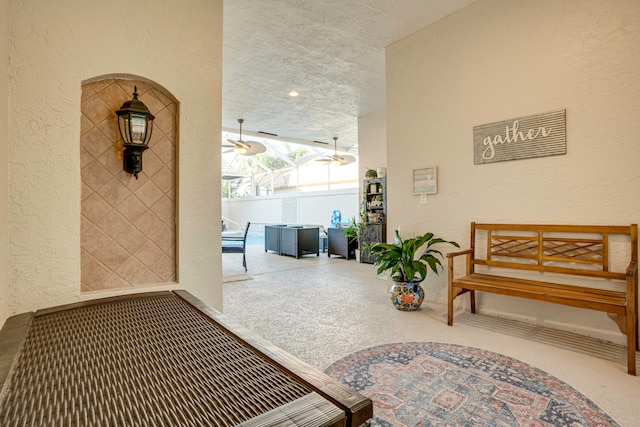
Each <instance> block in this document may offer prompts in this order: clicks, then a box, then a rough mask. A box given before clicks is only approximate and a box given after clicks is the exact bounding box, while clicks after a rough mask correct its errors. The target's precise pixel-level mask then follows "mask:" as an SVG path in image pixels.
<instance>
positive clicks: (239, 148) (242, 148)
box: [222, 119, 267, 156]
mask: <svg viewBox="0 0 640 427" xmlns="http://www.w3.org/2000/svg"><path fill="white" fill-rule="evenodd" d="M238 123H240V136H239V138H238V140H237V141H236V140H233V139H227V141H229V142H230V143H231V144H233V145H223V146H222V147H224V148H232V149H233V151H235V152H236V153H238V154H241V155H243V156H253V155H255V154H259V153H264V152H265V151H266V150H267V147H265V146H264V145H263V144H261V143H259V142H255V141H243V140H242V123H244V119H238ZM229 151H231V150H229Z"/></svg>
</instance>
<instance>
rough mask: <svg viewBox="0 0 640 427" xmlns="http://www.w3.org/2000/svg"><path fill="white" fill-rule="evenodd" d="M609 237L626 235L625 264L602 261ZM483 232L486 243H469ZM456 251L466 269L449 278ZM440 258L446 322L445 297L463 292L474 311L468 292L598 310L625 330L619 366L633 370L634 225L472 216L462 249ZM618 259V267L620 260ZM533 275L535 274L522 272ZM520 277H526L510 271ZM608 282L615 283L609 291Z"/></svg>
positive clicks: (635, 314)
mask: <svg viewBox="0 0 640 427" xmlns="http://www.w3.org/2000/svg"><path fill="white" fill-rule="evenodd" d="M612 235H623V237H622V238H623V239H624V242H625V243H624V245H625V246H626V241H627V238H628V240H629V242H630V244H631V250H630V262H629V264H628V266H627V267H626V270H624V271H621V270H622V268H612V266H611V265H610V264H613V263H612V262H611V259H610V256H609V255H610V253H611V251H610V243H612V242H611V241H610V239H609V237H610V236H612ZM624 235H626V236H628V237H625V236H624ZM484 238H486V249H483V248H481V247H480V245H477V246H476V244H477V243H479V242H481V241H482V240H483V239H484ZM616 242H617V241H616ZM615 244H616V245H617V243H615ZM460 255H466V261H467V264H466V275H464V276H462V277H454V259H455V258H456V257H457V256H460ZM447 258H448V270H449V283H448V319H447V323H448V324H449V325H452V324H453V300H454V299H455V298H456V297H457V296H458V295H461V294H463V293H466V292H468V293H469V294H470V300H471V312H472V313H475V312H476V300H475V291H481V292H491V293H494V294H501V295H509V296H515V297H520V298H528V299H532V300H537V301H544V302H551V303H555V304H563V305H567V306H572V307H580V308H588V309H591V310H598V311H603V312H605V313H607V314H608V315H609V317H610V318H611V319H613V320H614V321H615V322H616V324H617V325H618V327H619V328H620V331H622V333H623V334H626V336H627V368H628V372H629V374H631V375H635V374H636V349H640V348H638V226H637V225H636V224H633V225H630V226H584V225H536V224H477V223H475V222H472V223H471V247H470V249H467V250H464V251H458V252H452V253H449V254H447ZM625 259H626V258H625ZM624 263H625V265H626V261H625V262H624ZM476 266H481V267H480V268H479V269H478V270H479V272H476ZM612 270H618V271H612ZM523 271H524V273H523ZM516 272H519V274H515V273H516ZM534 274H535V275H536V276H535V277H533V278H529V277H531V276H533V275H534ZM523 275H526V276H527V278H522V277H515V276H523ZM510 276H511V277H510ZM560 277H563V278H564V279H566V278H568V277H573V279H574V280H571V282H575V281H576V279H579V278H580V277H581V278H582V279H579V280H581V281H583V282H588V283H580V285H586V286H578V285H577V284H563V283H559V282H564V281H566V280H558V278H560ZM554 278H555V280H554ZM616 286H617V287H619V288H620V289H619V290H614V289H615V288H616Z"/></svg>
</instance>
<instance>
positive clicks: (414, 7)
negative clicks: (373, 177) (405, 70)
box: [222, 0, 474, 148]
mask: <svg viewBox="0 0 640 427" xmlns="http://www.w3.org/2000/svg"><path fill="white" fill-rule="evenodd" d="M473 1H474V0H226V1H225V2H224V29H223V98H222V104H223V109H222V110H223V113H222V125H223V128H225V130H230V129H237V127H238V123H237V119H238V118H240V117H242V118H244V119H245V123H244V127H243V133H244V132H245V131H248V132H247V133H248V134H253V132H260V131H262V132H269V133H274V134H277V135H279V136H282V137H286V138H293V139H301V140H306V141H324V142H327V143H331V142H332V137H333V136H338V137H339V140H338V145H339V146H341V147H345V148H347V147H351V146H353V145H355V144H357V139H358V130H357V125H358V117H359V116H363V115H366V114H370V113H375V112H379V111H383V110H384V109H385V80H384V70H385V61H384V48H385V46H387V45H389V44H390V43H393V42H394V41H397V40H399V39H401V38H403V37H406V36H408V35H409V34H411V33H413V32H415V31H417V30H419V29H421V28H423V27H425V26H427V25H429V24H431V23H433V22H435V21H438V20H439V19H441V18H443V17H444V16H446V15H448V14H450V13H452V12H454V11H456V10H458V9H460V8H462V7H464V6H466V5H468V4H470V3H472V2H473ZM292 89H295V90H297V91H298V92H299V93H300V96H298V97H297V98H290V97H289V96H288V93H289V91H291V90H292Z"/></svg>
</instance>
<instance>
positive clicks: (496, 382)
mask: <svg viewBox="0 0 640 427" xmlns="http://www.w3.org/2000/svg"><path fill="white" fill-rule="evenodd" d="M325 372H326V373H327V374H328V375H329V376H331V377H333V378H336V379H337V380H339V381H341V382H343V383H344V384H347V385H348V386H350V387H351V388H353V389H354V390H356V391H358V392H360V393H362V394H364V395H365V396H368V397H369V398H370V399H371V400H372V401H373V406H374V410H373V414H374V418H373V420H372V422H371V425H375V426H492V427H493V426H540V427H541V426H576V427H577V426H599V427H603V426H618V424H617V423H616V422H615V421H614V420H613V419H611V417H609V416H608V415H607V414H606V413H605V412H603V411H602V410H601V409H600V408H599V407H598V406H596V405H595V404H594V403H593V402H592V401H591V400H589V399H588V398H586V397H585V396H584V395H582V394H581V393H580V392H578V391H577V390H575V389H574V388H572V387H571V386H569V385H568V384H566V383H564V382H563V381H561V380H559V379H557V378H555V377H553V376H551V375H549V374H547V373H546V372H544V371H541V370H540V369H537V368H534V367H532V366H530V365H527V364H526V363H523V362H520V361H518V360H516V359H512V358H510V357H507V356H503V355H500V354H497V353H492V352H490V351H486V350H481V349H477V348H472V347H465V346H460V345H454V344H443V343H429V342H426V343H397V344H385V345H381V346H377V347H372V348H368V349H365V350H361V351H358V352H356V353H354V354H351V355H349V356H347V357H345V358H343V359H341V360H339V361H337V362H335V363H334V364H332V365H331V366H329V367H328V368H327V369H326V370H325Z"/></svg>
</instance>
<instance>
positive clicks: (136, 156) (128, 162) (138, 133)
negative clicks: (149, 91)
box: [116, 86, 155, 179]
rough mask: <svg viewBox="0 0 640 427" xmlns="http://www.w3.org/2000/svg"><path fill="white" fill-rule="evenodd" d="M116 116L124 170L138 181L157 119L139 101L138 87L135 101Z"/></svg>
mask: <svg viewBox="0 0 640 427" xmlns="http://www.w3.org/2000/svg"><path fill="white" fill-rule="evenodd" d="M116 114H117V115H118V129H119V130H120V136H122V141H123V144H122V145H123V146H124V153H123V163H124V164H123V169H124V170H125V171H126V172H128V173H132V174H133V176H134V177H135V178H136V179H138V172H142V152H143V151H144V150H146V149H147V148H149V140H150V139H151V131H152V130H153V119H155V117H154V116H153V114H151V112H150V111H149V109H148V108H147V106H146V105H144V103H143V102H142V101H140V100H138V88H137V86H134V87H133V99H132V100H130V101H126V102H125V103H124V104H122V107H120V109H119V110H118V111H116Z"/></svg>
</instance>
